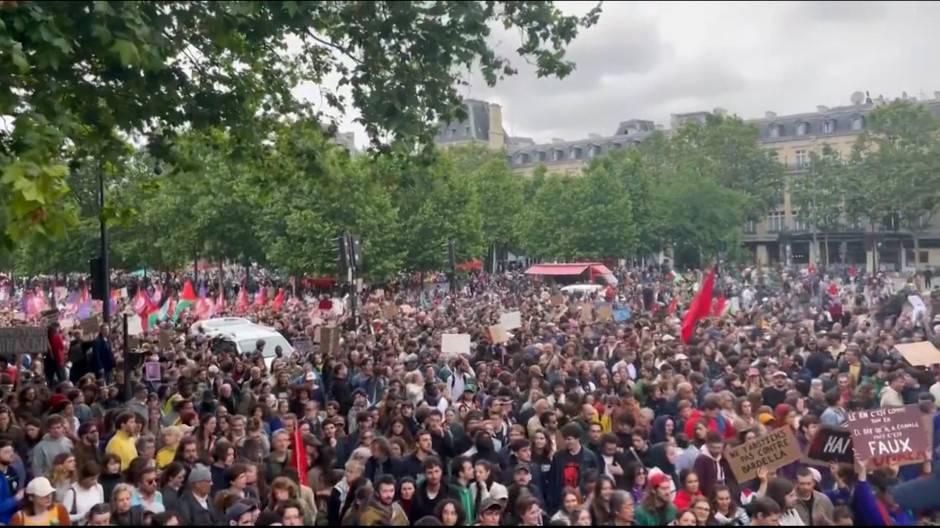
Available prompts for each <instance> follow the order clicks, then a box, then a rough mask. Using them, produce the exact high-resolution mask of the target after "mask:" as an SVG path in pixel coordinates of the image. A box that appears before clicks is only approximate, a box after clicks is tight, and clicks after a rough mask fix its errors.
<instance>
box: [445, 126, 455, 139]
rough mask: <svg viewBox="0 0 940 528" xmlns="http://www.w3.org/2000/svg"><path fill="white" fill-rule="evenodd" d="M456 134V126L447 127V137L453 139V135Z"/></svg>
mask: <svg viewBox="0 0 940 528" xmlns="http://www.w3.org/2000/svg"><path fill="white" fill-rule="evenodd" d="M456 135H457V129H456V128H449V129H447V137H449V138H450V139H454V136H456Z"/></svg>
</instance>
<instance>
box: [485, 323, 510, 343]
mask: <svg viewBox="0 0 940 528" xmlns="http://www.w3.org/2000/svg"><path fill="white" fill-rule="evenodd" d="M488 332H489V333H490V342H491V343H493V344H494V345H496V344H501V343H506V342H508V341H509V334H507V333H506V329H505V328H503V326H502V325H492V326H490V327H489V329H488Z"/></svg>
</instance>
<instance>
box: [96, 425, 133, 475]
mask: <svg viewBox="0 0 940 528" xmlns="http://www.w3.org/2000/svg"><path fill="white" fill-rule="evenodd" d="M104 452H105V453H108V454H112V455H117V457H118V458H120V459H121V471H124V470H126V469H127V467H128V466H130V465H131V461H132V460H134V459H135V458H137V443H136V441H135V440H134V438H133V437H132V436H131V435H129V434H127V433H125V432H124V431H118V432H116V433H114V437H112V438H111V440H108V445H107V447H105V449H104Z"/></svg>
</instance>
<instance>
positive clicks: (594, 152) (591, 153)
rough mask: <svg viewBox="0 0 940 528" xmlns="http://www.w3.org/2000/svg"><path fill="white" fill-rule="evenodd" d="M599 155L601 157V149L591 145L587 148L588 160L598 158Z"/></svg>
mask: <svg viewBox="0 0 940 528" xmlns="http://www.w3.org/2000/svg"><path fill="white" fill-rule="evenodd" d="M600 155H601V148H600V147H599V146H597V145H591V146H590V147H588V157H589V158H596V157H597V156H600Z"/></svg>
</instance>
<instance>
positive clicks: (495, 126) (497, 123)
mask: <svg viewBox="0 0 940 528" xmlns="http://www.w3.org/2000/svg"><path fill="white" fill-rule="evenodd" d="M487 109H488V110H489V114H490V130H489V137H488V138H487V147H489V148H491V149H493V150H499V149H501V148H503V147H505V146H506V132H505V131H504V130H503V107H502V106H499V105H498V104H496V103H490V104H488V105H487Z"/></svg>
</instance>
